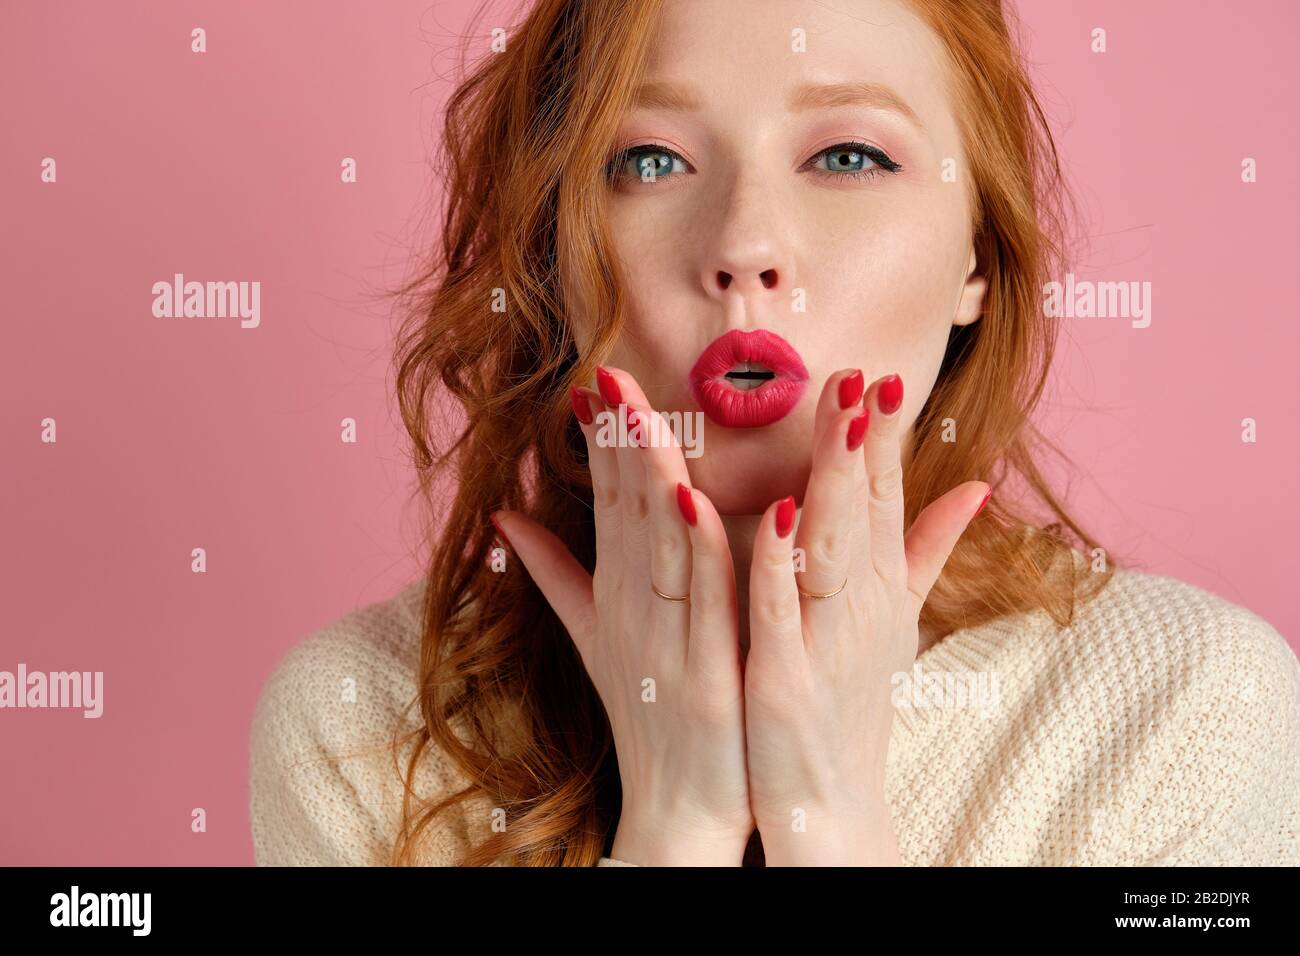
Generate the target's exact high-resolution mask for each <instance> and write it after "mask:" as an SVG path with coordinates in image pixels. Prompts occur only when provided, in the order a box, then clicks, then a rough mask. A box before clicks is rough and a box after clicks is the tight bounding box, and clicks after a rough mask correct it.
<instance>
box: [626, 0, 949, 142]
mask: <svg viewBox="0 0 1300 956" xmlns="http://www.w3.org/2000/svg"><path fill="white" fill-rule="evenodd" d="M645 80H646V82H648V83H664V84H667V85H671V86H672V87H674V88H681V89H684V90H690V91H692V92H693V93H694V94H695V98H696V99H697V100H698V101H699V104H700V110H699V113H698V115H700V116H704V117H709V118H711V119H715V120H716V119H718V118H720V117H726V118H730V119H732V120H737V121H743V122H745V123H753V122H756V121H759V120H761V119H763V118H767V119H770V120H773V121H779V120H780V118H781V117H782V115H783V114H784V113H785V111H786V109H787V105H788V100H789V98H790V97H791V94H792V93H793V92H795V91H797V90H798V89H800V88H801V87H805V86H807V85H812V84H842V83H854V84H863V85H866V86H868V87H869V88H871V89H873V90H875V91H876V92H884V93H885V94H886V98H888V94H890V93H893V94H897V98H898V99H900V100H902V102H903V104H904V105H905V107H906V108H908V109H909V110H910V112H912V113H914V114H915V117H916V120H917V121H918V123H917V125H919V126H920V127H921V128H922V130H923V132H924V134H925V136H926V138H927V139H928V140H930V141H931V142H932V143H933V144H934V145H935V146H936V147H944V148H951V147H953V146H955V143H956V137H957V126H956V121H955V115H956V105H955V104H954V103H952V102H951V101H950V90H949V80H948V61H947V56H946V54H945V52H944V50H943V48H942V45H941V44H940V41H939V39H938V37H937V36H936V35H935V34H934V32H933V31H932V30H931V29H930V28H929V26H928V25H927V24H926V23H925V21H924V20H922V19H921V18H920V17H919V16H918V14H917V13H916V12H914V11H913V9H912V8H911V6H910V5H909V4H908V3H906V2H903V0H835V2H834V3H833V4H828V3H826V2H824V0H664V5H663V13H662V17H661V20H660V21H659V24H658V29H657V33H656V36H655V39H654V43H653V45H652V49H651V55H650V59H649V62H648V64H647V70H646V76H645Z"/></svg>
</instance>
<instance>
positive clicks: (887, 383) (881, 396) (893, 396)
mask: <svg viewBox="0 0 1300 956" xmlns="http://www.w3.org/2000/svg"><path fill="white" fill-rule="evenodd" d="M876 402H877V403H878V404H879V405H880V410H881V411H882V412H884V413H885V414H886V415H892V414H893V413H894V412H896V411H898V406H899V405H902V404H903V380H902V379H901V378H899V377H898V376H897V375H891V376H889V378H887V379H885V380H884V381H883V382H881V383H880V388H879V389H877V390H876Z"/></svg>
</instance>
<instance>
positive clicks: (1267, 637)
mask: <svg viewBox="0 0 1300 956" xmlns="http://www.w3.org/2000/svg"><path fill="white" fill-rule="evenodd" d="M1061 640H1063V641H1064V642H1066V644H1067V645H1068V647H1069V649H1071V650H1074V651H1077V652H1080V653H1082V652H1085V651H1086V652H1087V656H1088V657H1089V658H1091V660H1092V661H1093V662H1094V663H1097V664H1100V665H1102V666H1105V667H1106V668H1107V670H1108V672H1109V674H1110V676H1111V677H1112V678H1113V679H1114V681H1115V682H1116V684H1117V685H1118V686H1124V685H1126V684H1128V683H1130V681H1129V680H1127V679H1126V674H1128V675H1129V676H1130V677H1131V678H1132V680H1135V681H1137V682H1139V683H1140V684H1144V685H1146V686H1149V687H1152V688H1154V689H1156V690H1163V691H1165V692H1167V693H1168V694H1169V695H1171V696H1174V695H1185V694H1188V693H1193V694H1200V695H1206V694H1220V693H1227V694H1229V695H1230V696H1232V697H1242V698H1245V699H1247V700H1249V699H1252V698H1253V697H1256V696H1258V697H1259V698H1260V699H1261V700H1266V699H1272V700H1273V701H1275V702H1294V701H1295V700H1300V662H1297V659H1296V654H1295V652H1294V651H1293V650H1292V648H1291V646H1290V645H1289V644H1288V643H1287V641H1286V639H1285V638H1284V637H1283V636H1282V635H1281V634H1280V633H1279V632H1278V630H1277V629H1276V628H1275V627H1274V626H1273V625H1272V624H1270V623H1269V622H1268V621H1267V620H1265V619H1264V618H1263V617H1261V616H1260V615H1259V614H1257V613H1255V612H1254V611H1251V610H1249V609H1248V608H1246V607H1243V606H1241V605H1239V604H1236V603H1234V602H1232V601H1230V600H1228V599H1226V598H1224V597H1221V596H1220V595H1218V594H1215V593H1213V592H1211V591H1208V590H1206V589H1204V588H1200V587H1197V586H1195V585H1193V584H1189V583H1187V582H1185V581H1181V580H1178V579H1177V578H1173V577H1168V576H1165V575H1159V574H1152V573H1148V572H1145V571H1140V570H1136V569H1131V568H1117V569H1116V570H1115V571H1114V574H1113V577H1112V579H1111V580H1110V582H1109V583H1108V584H1107V585H1106V587H1105V588H1104V589H1103V590H1102V591H1101V592H1100V594H1098V595H1097V596H1096V597H1095V598H1093V599H1092V600H1090V601H1087V602H1085V603H1082V604H1081V605H1080V606H1079V608H1078V609H1077V612H1076V619H1075V620H1074V621H1073V622H1072V623H1071V625H1070V626H1069V627H1068V628H1066V631H1065V633H1064V634H1063V635H1062V637H1061Z"/></svg>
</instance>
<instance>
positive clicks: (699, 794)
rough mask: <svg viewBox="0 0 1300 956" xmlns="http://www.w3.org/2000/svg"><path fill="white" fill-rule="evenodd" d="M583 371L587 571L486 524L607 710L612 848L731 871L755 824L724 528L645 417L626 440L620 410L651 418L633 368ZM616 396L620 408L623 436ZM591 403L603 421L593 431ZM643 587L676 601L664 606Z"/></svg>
mask: <svg viewBox="0 0 1300 956" xmlns="http://www.w3.org/2000/svg"><path fill="white" fill-rule="evenodd" d="M597 381H598V383H599V387H600V393H599V394H597V393H596V392H594V391H592V390H591V389H586V388H580V389H579V388H575V389H574V393H573V402H574V413H575V415H578V418H579V421H580V422H581V427H582V432H583V434H584V435H585V436H586V439H587V451H588V456H589V458H588V460H589V462H590V469H591V482H592V490H593V499H594V510H595V525H596V569H595V574H594V576H593V575H590V574H588V573H587V571H586V570H585V569H584V568H583V567H582V565H581V564H580V563H579V562H578V561H577V559H576V558H574V557H573V555H572V554H570V553H569V550H568V549H567V548H566V547H565V546H564V544H563V543H562V542H561V541H560V540H559V539H558V538H557V537H556V536H555V535H554V534H552V533H551V532H550V531H548V530H547V529H546V528H544V527H542V526H541V525H539V524H538V523H537V522H535V521H533V520H532V519H530V518H528V517H527V516H526V515H524V514H522V513H520V512H515V511H498V512H496V513H495V514H494V516H493V520H494V522H495V523H496V525H497V528H498V529H499V530H500V531H501V533H502V536H503V537H505V538H506V539H507V543H508V544H509V545H510V547H511V549H512V550H513V551H514V552H515V554H517V555H518V556H519V559H520V560H521V561H522V562H523V564H524V566H525V567H526V568H527V569H528V572H529V574H531V575H532V577H533V580H534V581H535V582H536V583H537V586H538V587H539V588H540V589H541V592H542V594H543V595H544V596H545V597H546V600H547V601H548V602H549V603H550V605H551V607H552V608H554V609H555V612H556V614H557V615H558V617H559V618H560V621H561V622H562V623H563V624H564V626H565V628H566V629H567V630H568V632H569V635H570V637H572V639H573V642H574V644H575V645H576V646H577V648H578V652H579V653H580V654H581V656H582V660H583V663H584V665H585V666H586V668H587V673H588V674H589V675H590V676H591V680H592V682H593V683H594V684H595V686H596V690H597V692H598V693H599V694H600V698H601V700H602V702H603V703H604V705H605V710H606V712H607V713H608V715H609V722H610V728H611V731H612V733H613V736H614V745H615V747H616V749H617V752H618V769H619V777H620V778H621V780H622V785H623V809H622V814H621V816H620V819H619V824H618V831H617V833H616V835H615V838H614V846H613V849H612V851H611V853H612V856H613V857H614V858H615V859H618V860H623V861H625V862H628V863H637V864H640V865H643V866H674V865H688V866H689V865H705V866H707V865H719V866H739V865H740V862H741V859H742V857H743V856H744V852H745V846H746V844H747V842H748V841H749V837H750V834H751V833H752V832H753V830H754V818H753V815H752V813H751V811H750V806H749V784H748V779H747V775H746V766H745V717H744V699H745V691H744V678H743V664H742V661H741V655H740V645H739V626H738V623H737V622H738V618H737V610H736V587H735V574H734V570H733V567H732V562H731V550H730V548H729V547H728V544H727V536H726V532H725V531H724V529H723V527H722V522H721V520H720V519H719V518H718V514H717V511H716V510H715V509H714V508H713V505H712V504H711V503H710V502H709V500H708V499H707V498H706V497H705V496H704V495H703V494H702V493H700V492H699V491H696V490H694V489H691V487H690V476H689V474H688V472H687V470H686V461H685V458H684V457H683V455H682V449H681V447H680V446H679V445H678V444H677V442H676V441H675V439H674V438H673V437H672V432H671V429H669V428H668V427H667V421H666V420H665V419H663V418H660V421H659V423H658V424H660V425H663V426H665V427H663V428H659V429H658V432H659V435H660V441H659V444H658V446H656V445H655V444H653V442H652V441H651V439H650V437H649V425H648V424H646V425H643V427H642V429H641V431H642V433H643V434H645V435H646V438H645V442H644V445H648V446H649V447H644V445H643V446H642V447H636V446H634V445H632V444H631V442H630V441H629V440H628V435H629V433H633V424H634V421H635V417H634V416H633V414H632V413H633V412H635V414H636V415H637V416H640V418H641V420H642V421H643V422H648V416H650V415H653V414H657V413H656V412H654V411H653V410H652V409H651V408H650V405H649V402H647V400H646V397H645V394H644V393H643V392H642V391H641V388H640V386H638V385H637V383H636V381H635V380H634V379H633V378H632V376H631V375H630V374H628V373H627V372H625V371H623V370H621V369H616V368H611V369H601V370H600V371H599V372H598V374H597ZM620 403H625V404H627V405H628V406H629V408H628V412H629V420H628V423H627V431H626V432H625V431H623V430H622V428H621V427H620V426H619V424H618V417H619V416H618V411H619V410H618V406H619V404H620ZM606 411H608V412H609V413H610V414H611V415H612V416H613V418H612V419H610V421H611V422H612V424H611V425H610V426H608V427H605V428H602V427H601V426H602V418H601V417H600V416H601V413H602V412H606ZM598 435H599V436H600V441H598V440H597V439H598ZM610 437H612V438H613V439H614V440H615V441H616V442H617V447H610V444H611V443H610V442H609V441H608V440H607V439H609V438H610ZM679 483H680V489H682V490H679ZM692 518H694V521H693V523H692V521H691V519H692ZM652 583H653V584H654V585H655V586H656V587H657V588H658V589H659V590H660V591H662V592H663V593H664V594H668V595H674V596H675V595H685V594H688V593H689V594H690V600H689V601H686V602H673V601H668V600H665V599H664V598H662V597H659V596H658V595H656V594H655V593H654V591H653V590H652V589H651V584H652Z"/></svg>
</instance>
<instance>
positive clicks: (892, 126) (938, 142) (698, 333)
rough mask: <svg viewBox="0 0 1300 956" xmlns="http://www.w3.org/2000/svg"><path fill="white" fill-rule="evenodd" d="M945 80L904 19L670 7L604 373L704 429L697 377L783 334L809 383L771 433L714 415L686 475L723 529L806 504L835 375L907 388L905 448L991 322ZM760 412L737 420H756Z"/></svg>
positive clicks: (792, 1)
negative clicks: (961, 333)
mask: <svg viewBox="0 0 1300 956" xmlns="http://www.w3.org/2000/svg"><path fill="white" fill-rule="evenodd" d="M945 69H946V67H945V53H944V51H943V49H942V47H941V46H940V43H939V40H938V38H937V37H936V36H935V35H934V34H933V33H932V32H931V31H930V29H929V28H928V26H926V24H925V23H924V22H923V21H921V20H920V19H919V18H918V17H917V15H916V14H915V13H913V12H912V10H911V9H909V7H908V6H907V5H906V4H905V3H902V2H895V0H841V2H839V3H836V4H835V5H834V9H832V8H831V7H829V6H826V5H824V4H822V3H819V2H816V0H745V2H744V3H737V2H736V0H665V7H664V15H663V20H662V24H661V27H660V32H659V34H658V36H657V37H656V40H655V45H654V52H653V55H652V57H651V61H650V64H649V67H648V70H647V74H646V76H645V79H644V82H645V84H646V88H645V95H644V96H642V97H639V105H637V106H636V107H634V108H633V109H632V110H631V111H630V112H629V113H628V114H627V116H626V117H625V118H624V121H623V124H622V127H621V129H620V133H619V138H618V142H617V144H616V148H617V149H618V150H629V149H630V150H631V152H630V153H629V154H627V155H625V156H624V157H623V160H622V162H621V163H615V164H613V167H612V168H613V173H614V177H615V178H614V179H613V180H612V181H611V183H610V185H609V187H608V188H609V190H610V193H609V216H610V226H611V231H612V235H613V237H614V241H615V245H616V251H617V254H618V256H619V258H620V261H621V265H622V268H623V269H624V274H625V276H626V279H627V282H628V287H627V290H626V291H627V295H628V300H629V303H630V304H629V312H628V325H627V328H626V334H625V335H624V337H623V339H622V340H621V341H620V342H619V344H618V347H617V348H616V350H615V352H614V354H613V355H612V356H611V358H610V360H609V364H612V365H615V366H617V367H619V368H623V369H626V370H627V371H628V372H630V373H631V374H632V375H634V376H635V377H636V379H637V381H638V382H639V383H640V385H641V387H642V388H643V389H644V390H645V393H646V396H647V398H648V399H649V401H650V403H651V404H652V405H653V406H654V407H655V408H656V409H657V410H659V411H662V412H672V411H678V412H686V413H694V412H698V411H701V410H702V409H706V410H707V409H709V408H710V402H709V400H707V399H701V392H700V391H698V383H697V388H693V387H692V381H691V373H692V369H693V367H694V366H695V365H696V362H697V359H699V358H700V355H701V353H702V352H703V351H704V349H705V348H706V347H707V346H708V345H709V344H710V343H712V342H714V340H715V339H718V338H719V337H720V336H722V335H724V334H725V333H727V332H729V331H732V330H742V331H748V330H754V329H763V330H766V331H768V332H772V333H776V334H777V335H779V336H781V337H782V338H784V339H785V340H786V341H787V342H788V343H789V344H790V345H791V346H793V347H794V349H795V350H796V351H797V352H798V355H799V357H800V358H801V359H802V363H803V365H804V366H805V367H806V369H807V372H808V379H807V385H806V387H805V388H804V390H803V392H802V395H801V396H800V397H799V398H798V400H797V402H796V403H794V405H793V407H791V408H790V409H789V410H788V411H787V412H786V413H785V414H784V415H783V416H782V417H779V418H777V419H776V420H773V421H768V422H767V423H765V424H757V425H756V424H754V419H753V418H752V417H751V418H750V419H749V420H747V421H746V420H740V419H736V418H734V417H733V418H731V419H730V420H727V416H725V415H722V414H718V413H717V405H714V406H713V410H712V411H710V415H709V417H707V418H705V419H704V422H703V442H702V453H701V454H700V455H699V456H698V457H694V458H692V457H688V458H687V465H688V468H689V470H690V473H691V480H692V483H693V484H694V485H695V486H696V487H698V488H700V489H701V490H702V491H704V492H705V494H707V495H708V496H709V497H710V499H711V500H712V501H713V502H714V504H715V506H716V507H717V508H718V510H719V512H721V513H723V514H754V513H757V512H761V511H762V510H763V509H764V508H766V507H767V505H768V504H769V503H771V502H772V501H773V500H774V499H776V498H779V497H782V496H784V495H787V494H793V495H794V496H795V497H796V499H797V500H800V501H801V500H802V496H803V490H804V486H805V485H806V483H807V479H808V475H809V469H810V461H811V455H812V434H813V416H814V411H815V409H816V406H817V401H818V397H819V395H820V393H821V390H822V386H823V384H824V382H825V380H826V378H827V377H828V376H829V375H831V374H832V373H833V372H835V371H837V370H839V369H844V368H861V369H862V372H863V375H864V376H865V379H866V383H867V384H868V385H869V384H870V383H871V382H872V381H874V380H875V379H877V378H879V377H881V376H883V375H888V374H890V373H893V372H897V373H898V374H899V375H901V376H902V379H903V386H904V404H903V410H902V415H903V425H904V426H905V428H906V429H907V430H908V432H909V437H910V429H911V425H912V423H913V422H914V421H915V419H916V417H917V415H918V414H919V412H920V410H921V408H922V406H923V405H924V404H925V401H926V398H927V396H928V395H929V393H930V390H931V388H932V387H933V385H934V382H935V380H936V377H937V375H938V371H939V366H940V363H941V361H942V359H943V356H944V350H945V347H946V344H947V341H948V335H949V332H950V331H951V328H952V326H953V325H955V324H965V323H968V322H971V321H974V320H975V319H976V318H977V317H978V315H979V310H980V306H981V300H982V297H983V292H984V282H983V280H982V279H981V278H980V277H979V276H978V275H976V274H975V267H976V262H975V257H974V253H973V250H972V243H971V230H970V214H971V212H970V205H969V199H968V196H967V192H966V186H965V181H966V179H965V158H964V154H963V151H962V146H961V142H960V136H959V132H958V127H957V120H956V104H955V103H954V102H953V100H952V99H951V98H950V96H951V94H950V89H949V85H948V82H947V79H946V72H945ZM641 147H644V148H641ZM647 173H653V177H652V178H646V177H644V176H643V174H647ZM582 335H583V333H582V332H581V331H579V336H580V338H581V337H582ZM758 371H759V374H760V375H761V374H763V370H762V369H760V370H758ZM713 374H714V376H715V377H716V375H717V372H716V370H715V371H714V373H713ZM784 374H785V372H781V373H780V375H782V376H783V375H784ZM739 381H740V380H739V379H738V378H736V377H735V376H734V372H733V377H732V378H731V379H726V378H723V379H722V380H720V381H718V382H717V383H716V384H715V385H714V386H712V390H713V392H714V396H715V397H714V401H715V402H716V401H718V400H719V396H720V397H721V401H720V404H722V405H727V404H731V401H730V400H731V399H732V398H735V396H733V395H731V394H730V393H729V392H726V391H725V390H726V389H729V388H732V387H735V386H736V384H737V383H738V382H739ZM750 384H752V381H751V383H750ZM775 384H777V381H776V380H774V381H772V382H768V383H767V384H763V385H762V386H760V388H761V389H767V388H771V387H772V386H773V385H775ZM719 389H722V390H723V391H722V392H719ZM755 394H756V393H755ZM770 394H771V395H773V396H775V395H777V394H778V390H776V389H773V391H772V392H771V393H770ZM753 397H754V396H750V398H747V399H745V400H742V401H740V402H738V403H736V404H738V405H740V406H747V405H748V406H753V407H754V408H757V409H759V410H760V411H761V410H762V409H763V408H764V405H763V403H756V402H754V401H753ZM776 404H778V405H779V404H780V403H776ZM772 414H773V413H772V412H771V411H770V409H769V410H768V414H767V416H766V417H767V418H771V417H772ZM775 414H780V412H776V413H775ZM760 417H762V416H760ZM908 452H910V440H909V442H908V450H907V451H905V457H906V456H907V454H908ZM905 464H906V462H905Z"/></svg>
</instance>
